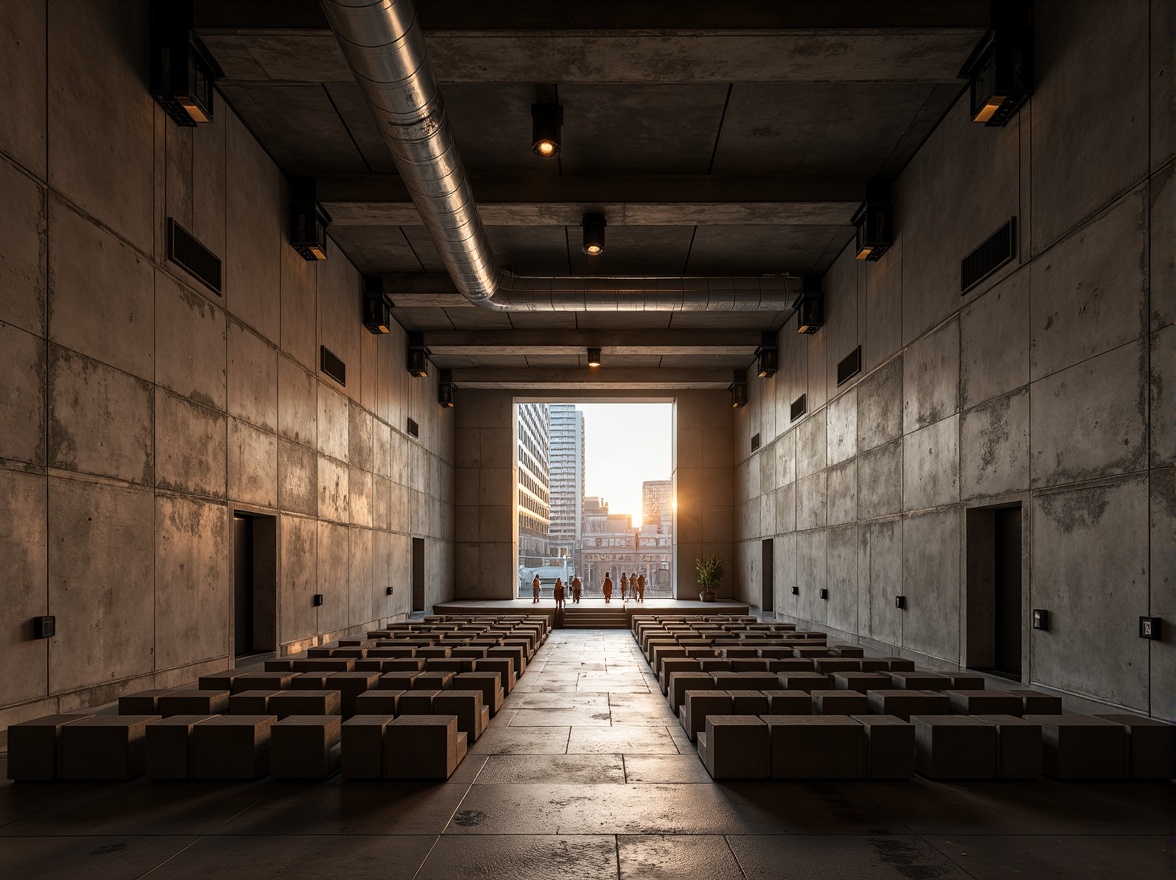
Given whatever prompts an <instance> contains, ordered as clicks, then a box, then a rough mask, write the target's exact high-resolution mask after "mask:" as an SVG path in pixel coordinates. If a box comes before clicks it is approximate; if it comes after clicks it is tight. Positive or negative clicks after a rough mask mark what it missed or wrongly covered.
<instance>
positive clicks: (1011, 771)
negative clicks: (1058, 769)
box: [973, 714, 1041, 779]
mask: <svg viewBox="0 0 1176 880" xmlns="http://www.w3.org/2000/svg"><path fill="white" fill-rule="evenodd" d="M973 717H974V718H978V719H979V720H981V721H986V722H988V723H989V724H991V725H993V726H994V727H995V728H996V775H997V777H998V778H999V779H1036V778H1037V777H1038V776H1040V775H1041V725H1040V724H1038V723H1037V722H1035V721H1026V720H1025V719H1024V718H1019V717H1017V716H1016V715H983V714H978V715H974V716H973Z"/></svg>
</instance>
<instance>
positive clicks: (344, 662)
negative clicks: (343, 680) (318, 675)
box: [292, 657, 355, 672]
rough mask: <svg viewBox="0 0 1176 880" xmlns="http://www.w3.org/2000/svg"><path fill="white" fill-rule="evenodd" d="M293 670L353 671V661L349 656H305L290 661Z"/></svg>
mask: <svg viewBox="0 0 1176 880" xmlns="http://www.w3.org/2000/svg"><path fill="white" fill-rule="evenodd" d="M292 668H293V670H294V671H295V672H354V671H355V661H354V660H353V659H351V658H350V657H307V658H305V659H303V660H295V661H293V663H292Z"/></svg>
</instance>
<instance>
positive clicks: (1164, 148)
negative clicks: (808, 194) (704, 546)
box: [735, 0, 1176, 719]
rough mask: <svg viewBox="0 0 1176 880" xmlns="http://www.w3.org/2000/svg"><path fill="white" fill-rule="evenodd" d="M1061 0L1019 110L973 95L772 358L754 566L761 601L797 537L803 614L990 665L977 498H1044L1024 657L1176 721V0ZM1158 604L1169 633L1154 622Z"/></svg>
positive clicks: (1026, 552)
mask: <svg viewBox="0 0 1176 880" xmlns="http://www.w3.org/2000/svg"><path fill="white" fill-rule="evenodd" d="M1035 20H1036V26H1037V76H1038V85H1037V90H1036V93H1035V94H1034V96H1033V97H1032V99H1031V100H1030V101H1029V103H1028V104H1027V105H1026V106H1025V107H1024V108H1023V109H1022V110H1021V111H1020V112H1019V113H1018V114H1017V116H1016V117H1015V118H1014V119H1013V120H1012V122H1011V123H1010V124H1009V125H1008V126H1007V127H1005V128H995V129H993V128H984V127H981V126H977V125H973V124H972V123H971V122H970V121H969V120H968V117H967V102H966V99H961V100H960V101H959V102H958V103H957V105H956V106H955V107H954V108H953V109H952V110H951V111H950V113H949V114H948V115H947V117H946V118H945V119H944V120H943V121H942V122H941V123H940V125H939V126H938V128H937V129H936V130H935V132H934V133H933V134H932V136H931V138H930V139H929V140H928V142H927V143H926V144H925V145H924V146H923V148H922V149H921V151H920V152H919V153H918V154H917V155H916V157H915V158H914V160H913V161H912V162H911V163H910V165H909V166H908V167H907V168H906V170H905V171H904V172H903V173H902V175H901V176H900V178H899V180H898V181H897V183H896V185H895V191H894V202H895V223H896V227H897V235H896V240H895V243H894V246H893V247H892V248H891V249H890V250H889V252H888V253H887V254H886V255H885V256H884V257H883V258H882V259H881V260H879V261H878V262H873V263H870V262H858V261H856V260H854V259H853V255H852V254H851V253H850V252H849V250H848V249H847V251H846V252H844V253H843V254H842V255H841V256H840V257H839V259H838V260H837V262H836V263H835V265H834V266H833V267H832V269H831V270H830V271H829V273H828V274H827V275H826V277H825V281H824V283H825V296H826V323H825V326H824V328H823V329H822V330H820V331H819V332H818V333H816V334H815V335H813V336H801V335H797V334H796V333H795V332H793V331H794V329H795V324H792V325H791V326H788V327H786V328H785V329H784V331H782V332H781V334H780V337H779V341H780V346H781V351H780V363H781V370H780V372H779V373H777V375H776V376H775V377H774V378H773V379H769V380H762V381H761V380H754V379H753V380H752V383H751V400H750V404H749V405H748V406H747V407H746V409H744V410H742V411H740V412H739V413H738V414H737V416H736V432H735V448H736V450H737V454H736V459H737V462H738V464H737V474H738V477H737V479H736V484H735V485H736V492H737V495H736V499H735V501H736V505H737V506H738V508H739V515H738V517H737V518H736V522H737V524H738V525H737V532H736V540H737V545H738V555H739V571H740V581H741V583H742V584H744V585H746V589H745V593H744V598H745V599H746V600H747V601H751V602H753V603H757V604H758V600H759V584H760V582H761V572H760V571H759V566H760V558H761V553H760V541H761V540H763V539H764V538H774V539H775V542H776V547H775V565H776V571H775V608H776V612H777V615H778V616H781V617H785V618H786V619H791V620H796V621H798V622H800V623H805V624H816V625H819V626H822V627H825V628H827V629H829V630H831V631H835V632H837V633H839V634H841V635H842V636H844V637H847V638H851V639H857V640H860V641H862V642H864V643H867V644H872V645H874V646H877V647H879V648H882V649H886V650H894V651H900V652H902V653H903V654H907V655H910V656H913V657H915V658H918V659H921V660H923V661H924V662H928V663H931V664H938V665H944V666H954V665H957V664H959V665H964V664H966V663H967V661H968V652H967V644H966V643H967V641H968V637H967V636H966V635H964V634H968V633H969V629H968V602H967V597H968V592H967V591H968V589H969V583H968V566H967V556H968V546H967V535H968V529H967V528H966V521H967V513H966V511H967V510H969V509H973V508H984V507H992V506H998V505H1006V504H1013V503H1019V504H1021V505H1022V509H1023V523H1024V525H1023V547H1022V560H1023V564H1022V568H1023V578H1022V580H1023V596H1024V603H1023V604H1024V609H1023V611H1024V613H1023V615H1022V618H1023V620H1024V630H1023V659H1022V669H1023V676H1024V680H1025V681H1026V682H1031V683H1033V684H1035V685H1040V686H1044V687H1048V688H1054V689H1057V690H1058V691H1061V692H1063V693H1067V694H1072V695H1074V696H1076V697H1080V698H1083V699H1087V700H1090V701H1097V702H1102V703H1109V704H1114V705H1118V706H1125V707H1127V708H1130V709H1132V710H1135V711H1139V712H1144V713H1150V714H1152V715H1155V716H1157V717H1163V718H1168V719H1172V718H1176V697H1174V695H1176V638H1173V630H1174V629H1176V598H1174V597H1176V589H1174V586H1173V573H1174V572H1176V548H1174V541H1176V538H1174V536H1176V515H1174V509H1176V496H1174V493H1173V485H1174V479H1173V467H1174V463H1176V428H1174V425H1176V417H1174V412H1173V410H1174V408H1176V403H1174V394H1173V388H1174V387H1176V327H1174V326H1173V322H1174V319H1176V273H1174V271H1173V267H1174V262H1173V252H1174V246H1176V231H1174V228H1173V222H1174V221H1173V216H1174V213H1176V183H1173V182H1172V178H1173V147H1174V137H1173V132H1172V125H1171V120H1172V116H1171V107H1172V98H1173V95H1172V65H1171V62H1172V58H1173V54H1174V53H1173V45H1172V34H1173V24H1174V21H1176V8H1174V7H1173V5H1172V4H1170V3H1159V2H1153V3H1151V4H1150V5H1149V4H1147V3H1127V4H1109V3H1101V2H1064V3H1063V2H1059V0H1055V2H1047V0H1042V2H1039V3H1037V4H1036V5H1035ZM1149 47H1150V48H1149ZM1010 217H1016V218H1017V230H1018V236H1017V246H1016V257H1015V259H1014V260H1013V262H1012V263H1011V264H1010V265H1008V266H1006V267H1004V268H1002V269H1000V270H999V271H997V272H996V274H994V275H993V276H991V277H990V278H988V279H987V280H986V281H984V282H982V283H981V284H980V285H979V286H977V287H975V288H973V289H972V290H970V291H969V292H967V293H966V294H965V295H962V296H961V294H960V283H959V274H958V273H959V261H960V260H961V258H963V257H964V256H965V255H966V254H967V253H968V252H969V251H971V250H972V249H973V248H974V247H976V246H977V245H978V244H979V243H980V242H982V241H983V240H984V239H985V238H987V237H988V236H989V235H990V234H991V233H992V232H994V231H995V230H996V229H997V228H998V227H999V226H1000V225H1001V224H1002V223H1004V222H1005V221H1006V220H1008V218H1010ZM858 345H860V346H861V347H862V363H863V372H862V373H861V374H859V375H857V376H855V377H853V378H852V379H850V380H848V381H847V382H845V383H844V384H843V385H840V386H839V385H838V384H837V376H836V366H837V363H838V361H840V360H841V359H842V358H843V357H845V356H846V355H847V354H849V353H850V352H851V351H852V350H853V348H854V347H855V346H858ZM801 394H807V397H808V414H807V415H805V416H804V417H802V418H800V419H798V420H797V421H796V422H791V421H790V414H789V409H788V407H789V404H790V402H791V401H792V400H794V399H795V398H797V397H798V396H799V395H801ZM757 433H758V434H760V438H761V442H762V446H761V448H760V449H759V451H758V452H755V453H752V452H751V447H750V438H751V437H752V436H753V435H755V434H757ZM794 585H796V586H798V587H799V588H800V593H799V595H796V596H794V595H792V592H791V588H792V587H793V586H794ZM973 587H974V588H978V585H976V584H973ZM822 588H824V589H828V591H829V595H828V599H827V600H821V599H819V598H818V591H819V590H820V589H822ZM898 595H905V597H906V603H907V607H906V609H905V610H899V609H898V608H896V607H895V602H894V597H895V596H898ZM1032 608H1043V609H1046V610H1048V611H1049V612H1050V614H1051V628H1050V630H1049V631H1048V632H1040V631H1033V630H1032V629H1030V627H1029V623H1028V621H1029V613H1030V609H1032ZM1143 615H1155V616H1160V617H1162V618H1164V625H1165V627H1166V630H1165V632H1166V635H1165V638H1164V640H1163V641H1159V642H1156V641H1145V640H1141V639H1140V638H1139V637H1138V635H1137V629H1138V619H1139V617H1140V616H1143Z"/></svg>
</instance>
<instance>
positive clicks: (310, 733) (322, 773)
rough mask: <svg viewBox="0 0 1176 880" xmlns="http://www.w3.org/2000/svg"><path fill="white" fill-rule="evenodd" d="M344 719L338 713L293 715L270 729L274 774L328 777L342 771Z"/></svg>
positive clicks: (315, 777) (302, 777) (311, 777)
mask: <svg viewBox="0 0 1176 880" xmlns="http://www.w3.org/2000/svg"><path fill="white" fill-rule="evenodd" d="M342 723H343V720H342V719H341V718H340V717H339V716H338V715H290V716H287V717H286V718H283V719H281V720H280V721H278V722H277V723H276V724H274V725H273V726H272V727H271V728H270V776H272V777H273V778H274V779H327V778H329V777H331V776H334V775H335V774H336V773H338V772H339V763H340V758H341V749H340V741H341V739H342Z"/></svg>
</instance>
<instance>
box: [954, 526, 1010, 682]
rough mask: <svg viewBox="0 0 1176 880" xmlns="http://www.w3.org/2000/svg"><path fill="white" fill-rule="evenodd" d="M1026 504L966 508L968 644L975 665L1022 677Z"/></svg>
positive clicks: (970, 662) (968, 654) (969, 660)
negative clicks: (1022, 505) (1024, 509)
mask: <svg viewBox="0 0 1176 880" xmlns="http://www.w3.org/2000/svg"><path fill="white" fill-rule="evenodd" d="M1023 540H1024V538H1023V535H1022V517H1021V505H1020V504H1014V505H1006V506H1002V507H994V508H981V509H976V510H969V511H968V512H967V627H966V636H967V642H966V647H965V661H966V663H967V665H968V666H969V667H970V668H972V669H978V670H982V671H984V672H990V673H992V674H994V675H999V676H1001V677H1003V678H1008V679H1011V680H1013V681H1021V676H1022V662H1021V657H1022V650H1021V649H1022V627H1023V620H1024V613H1023V608H1022V602H1023V598H1024V597H1023V590H1022V583H1021V562H1022V559H1021V548H1022V542H1023Z"/></svg>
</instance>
